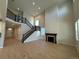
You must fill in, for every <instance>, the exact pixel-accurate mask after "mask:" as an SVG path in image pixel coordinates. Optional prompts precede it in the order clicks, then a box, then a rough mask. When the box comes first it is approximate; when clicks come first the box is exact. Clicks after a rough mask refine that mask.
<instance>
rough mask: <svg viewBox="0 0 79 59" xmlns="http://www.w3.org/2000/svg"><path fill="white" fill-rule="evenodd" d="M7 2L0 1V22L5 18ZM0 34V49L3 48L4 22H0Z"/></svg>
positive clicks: (5, 0) (6, 0)
mask: <svg viewBox="0 0 79 59" xmlns="http://www.w3.org/2000/svg"><path fill="white" fill-rule="evenodd" d="M7 2H8V0H0V20H2V21H3V20H5V18H6V11H7ZM0 32H1V33H2V37H1V38H0V48H3V45H4V39H5V22H0Z"/></svg>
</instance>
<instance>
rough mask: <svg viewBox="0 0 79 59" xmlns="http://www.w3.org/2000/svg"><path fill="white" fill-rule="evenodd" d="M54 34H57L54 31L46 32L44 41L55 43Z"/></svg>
mask: <svg viewBox="0 0 79 59" xmlns="http://www.w3.org/2000/svg"><path fill="white" fill-rule="evenodd" d="M56 36H57V34H56V33H46V41H48V42H52V43H55V44H56V43H57V39H56Z"/></svg>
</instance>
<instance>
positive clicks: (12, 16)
mask: <svg viewBox="0 0 79 59" xmlns="http://www.w3.org/2000/svg"><path fill="white" fill-rule="evenodd" d="M7 17H8V18H10V19H12V20H13V21H16V22H20V23H24V24H27V25H28V26H29V27H30V28H31V29H30V30H29V31H28V32H26V33H24V34H23V37H22V43H24V41H25V40H26V39H27V38H28V37H29V36H30V35H31V34H32V33H33V32H34V31H35V26H33V25H32V24H31V23H30V22H29V21H28V20H27V19H26V18H24V17H21V16H18V15H16V14H14V13H13V12H12V11H11V10H10V9H7Z"/></svg>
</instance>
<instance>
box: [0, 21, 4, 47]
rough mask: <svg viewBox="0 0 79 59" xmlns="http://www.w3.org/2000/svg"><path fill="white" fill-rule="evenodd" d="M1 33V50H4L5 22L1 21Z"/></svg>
mask: <svg viewBox="0 0 79 59" xmlns="http://www.w3.org/2000/svg"><path fill="white" fill-rule="evenodd" d="M0 33H1V34H2V35H1V37H0V48H3V45H4V39H5V22H1V21H0Z"/></svg>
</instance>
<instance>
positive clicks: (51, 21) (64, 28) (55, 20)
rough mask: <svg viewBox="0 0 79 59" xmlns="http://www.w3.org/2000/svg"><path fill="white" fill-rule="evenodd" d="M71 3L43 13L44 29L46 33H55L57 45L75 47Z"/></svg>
mask: <svg viewBox="0 0 79 59" xmlns="http://www.w3.org/2000/svg"><path fill="white" fill-rule="evenodd" d="M72 6H73V5H72V2H71V1H68V2H65V3H63V4H61V5H56V7H52V8H50V9H48V10H46V11H45V28H46V32H47V33H57V41H58V43H62V44H67V45H72V46H74V45H75V34H74V31H75V30H74V21H73V7H72Z"/></svg>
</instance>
